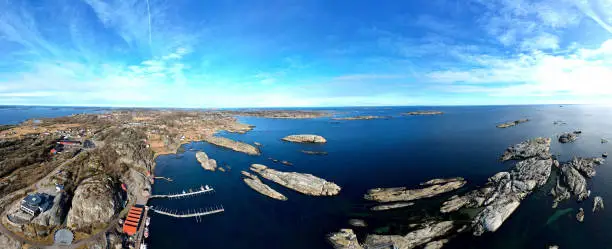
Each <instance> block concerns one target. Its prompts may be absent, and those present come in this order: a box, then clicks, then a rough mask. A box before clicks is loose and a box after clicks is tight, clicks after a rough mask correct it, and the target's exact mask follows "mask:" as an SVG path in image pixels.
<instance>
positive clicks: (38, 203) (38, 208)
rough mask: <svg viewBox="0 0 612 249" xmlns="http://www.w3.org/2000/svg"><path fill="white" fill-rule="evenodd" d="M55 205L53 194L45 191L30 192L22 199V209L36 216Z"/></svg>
mask: <svg viewBox="0 0 612 249" xmlns="http://www.w3.org/2000/svg"><path fill="white" fill-rule="evenodd" d="M51 206H53V196H51V195H48V194H43V193H35V194H30V195H28V196H26V197H25V198H23V200H21V206H20V208H19V209H20V210H21V211H23V212H25V213H28V214H30V215H32V216H36V215H38V214H40V213H42V212H44V211H47V210H49V208H51Z"/></svg>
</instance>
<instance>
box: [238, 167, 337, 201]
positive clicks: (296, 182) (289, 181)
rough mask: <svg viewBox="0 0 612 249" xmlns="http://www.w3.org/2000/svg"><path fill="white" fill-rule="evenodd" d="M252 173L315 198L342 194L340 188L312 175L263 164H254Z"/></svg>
mask: <svg viewBox="0 0 612 249" xmlns="http://www.w3.org/2000/svg"><path fill="white" fill-rule="evenodd" d="M250 169H251V170H252V171H254V172H256V173H258V174H259V175H261V176H262V177H263V178H266V179H268V180H270V181H273V182H275V183H278V184H280V185H281V186H284V187H286V188H290V189H293V190H295V191H297V192H300V193H302V194H306V195H313V196H326V195H328V196H331V195H337V194H338V193H340V186H338V185H336V184H335V183H333V182H328V181H326V180H325V179H322V178H319V177H316V176H313V175H311V174H304V173H297V172H282V171H278V170H275V169H271V168H268V167H266V166H265V165H261V164H252V165H251V168H250Z"/></svg>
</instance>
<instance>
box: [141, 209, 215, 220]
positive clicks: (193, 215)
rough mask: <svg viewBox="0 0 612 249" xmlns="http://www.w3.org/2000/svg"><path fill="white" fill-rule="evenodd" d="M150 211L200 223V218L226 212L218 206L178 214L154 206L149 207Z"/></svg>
mask: <svg viewBox="0 0 612 249" xmlns="http://www.w3.org/2000/svg"><path fill="white" fill-rule="evenodd" d="M149 209H150V210H151V211H153V212H155V213H158V214H163V215H166V216H170V217H175V218H196V220H198V221H199V218H200V217H202V216H206V215H211V214H216V213H221V212H224V211H225V209H223V206H216V207H212V208H205V209H198V210H190V211H187V212H180V213H179V212H176V211H171V210H167V209H158V208H155V207H153V206H151V207H149Z"/></svg>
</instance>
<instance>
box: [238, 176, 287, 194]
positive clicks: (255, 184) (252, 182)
mask: <svg viewBox="0 0 612 249" xmlns="http://www.w3.org/2000/svg"><path fill="white" fill-rule="evenodd" d="M240 173H242V175H243V176H244V178H242V180H243V181H244V183H246V184H247V185H248V186H249V187H251V188H252V189H253V190H255V191H257V192H259V193H260V194H262V195H265V196H268V197H270V198H272V199H277V200H281V201H286V200H287V197H285V196H284V195H283V194H281V193H279V192H278V191H276V190H274V189H272V188H271V187H270V186H268V185H266V184H265V183H263V182H262V181H261V180H260V179H259V177H257V176H256V175H253V174H251V173H249V172H246V171H242V172H240Z"/></svg>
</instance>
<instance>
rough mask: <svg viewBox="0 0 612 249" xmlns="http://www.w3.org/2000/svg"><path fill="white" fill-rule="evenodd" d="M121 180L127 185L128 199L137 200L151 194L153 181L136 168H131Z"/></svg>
mask: <svg viewBox="0 0 612 249" xmlns="http://www.w3.org/2000/svg"><path fill="white" fill-rule="evenodd" d="M121 182H124V183H126V185H127V193H128V200H133V201H136V200H139V199H142V198H143V197H148V196H150V195H151V182H150V181H149V179H147V178H146V177H145V176H144V175H143V174H141V173H140V172H138V171H136V170H135V169H132V168H130V170H129V172H128V173H126V174H124V175H123V177H122V178H121Z"/></svg>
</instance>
